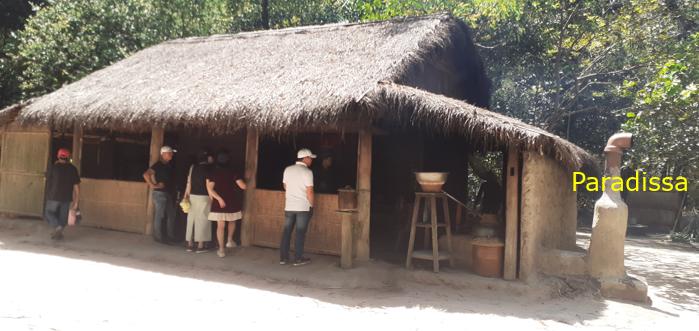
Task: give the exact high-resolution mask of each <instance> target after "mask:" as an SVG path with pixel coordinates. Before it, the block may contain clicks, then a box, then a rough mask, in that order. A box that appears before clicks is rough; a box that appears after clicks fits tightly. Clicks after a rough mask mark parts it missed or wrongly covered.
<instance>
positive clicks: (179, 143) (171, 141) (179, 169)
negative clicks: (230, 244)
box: [163, 128, 246, 244]
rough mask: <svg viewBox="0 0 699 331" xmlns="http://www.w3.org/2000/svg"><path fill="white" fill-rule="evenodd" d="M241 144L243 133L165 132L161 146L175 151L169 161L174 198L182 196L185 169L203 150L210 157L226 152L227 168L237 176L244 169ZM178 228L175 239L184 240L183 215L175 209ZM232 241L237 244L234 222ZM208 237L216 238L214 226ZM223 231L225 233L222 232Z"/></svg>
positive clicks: (237, 235)
mask: <svg viewBox="0 0 699 331" xmlns="http://www.w3.org/2000/svg"><path fill="white" fill-rule="evenodd" d="M245 143H246V133H245V131H244V130H240V131H236V132H232V133H225V134H216V135H212V134H211V133H210V132H208V131H207V130H206V129H195V128H187V129H180V130H173V131H166V132H165V136H164V140H163V145H168V146H171V147H173V148H174V149H175V150H177V153H175V157H174V159H173V162H174V166H175V179H176V187H177V199H178V201H179V199H180V198H181V197H182V196H183V195H184V191H185V189H186V186H187V176H188V174H189V167H190V166H192V165H193V164H195V163H196V161H197V154H198V153H199V152H201V151H207V152H209V153H211V154H212V155H215V154H216V153H218V152H221V151H226V152H228V153H229V154H230V156H231V167H232V169H234V170H235V171H236V172H238V174H240V176H243V174H244V170H245ZM177 218H178V222H176V223H177V225H178V228H177V231H176V232H177V236H178V238H180V239H184V237H185V225H186V224H187V214H185V213H183V212H182V209H180V208H177ZM237 222H238V224H237V226H236V230H235V234H234V240H235V241H236V242H237V243H238V244H240V243H241V241H240V235H241V227H240V221H237ZM211 231H212V238H216V233H215V231H216V227H215V226H212V227H211ZM226 231H227V230H226Z"/></svg>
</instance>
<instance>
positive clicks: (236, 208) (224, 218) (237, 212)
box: [206, 152, 247, 257]
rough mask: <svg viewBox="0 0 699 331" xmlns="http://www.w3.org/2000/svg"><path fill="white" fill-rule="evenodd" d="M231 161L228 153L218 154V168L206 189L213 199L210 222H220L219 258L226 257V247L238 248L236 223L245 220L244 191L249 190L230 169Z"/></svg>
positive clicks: (215, 169) (208, 178)
mask: <svg viewBox="0 0 699 331" xmlns="http://www.w3.org/2000/svg"><path fill="white" fill-rule="evenodd" d="M230 159H231V157H230V155H229V154H228V152H220V153H218V155H216V167H215V168H214V169H213V170H212V171H211V172H210V173H209V174H208V175H207V177H206V188H207V190H208V192H209V196H210V197H211V199H213V201H212V203H211V212H209V221H212V222H213V221H215V222H218V226H217V228H216V238H217V239H218V252H217V254H218V256H219V257H225V256H226V250H225V248H226V247H228V248H233V247H236V244H235V242H234V241H233V233H234V232H235V225H236V223H235V222H236V221H237V220H239V219H242V218H243V213H242V209H243V190H245V189H246V188H247V185H245V181H244V180H243V179H242V177H240V176H239V175H238V173H237V172H235V171H233V169H231V168H230ZM226 223H228V240H227V242H225V243H224V241H223V235H224V233H225V231H226ZM224 244H225V245H224Z"/></svg>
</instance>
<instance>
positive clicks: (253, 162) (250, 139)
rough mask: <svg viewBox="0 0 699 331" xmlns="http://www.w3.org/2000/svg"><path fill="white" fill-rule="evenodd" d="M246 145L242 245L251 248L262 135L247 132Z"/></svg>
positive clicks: (252, 130)
mask: <svg viewBox="0 0 699 331" xmlns="http://www.w3.org/2000/svg"><path fill="white" fill-rule="evenodd" d="M245 141H246V143H245V183H246V184H247V189H246V190H245V205H244V206H243V211H244V214H243V220H242V225H241V228H240V231H241V232H240V243H241V245H242V246H250V245H251V244H252V241H253V233H254V232H253V230H254V229H253V226H252V222H253V218H254V215H253V213H252V209H253V208H252V206H253V197H254V195H255V188H256V187H257V157H258V149H259V146H260V135H259V134H258V132H257V130H255V129H248V130H247V138H246V140H245Z"/></svg>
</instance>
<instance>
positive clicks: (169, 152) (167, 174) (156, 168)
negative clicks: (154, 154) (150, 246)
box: [143, 146, 177, 243]
mask: <svg viewBox="0 0 699 331" xmlns="http://www.w3.org/2000/svg"><path fill="white" fill-rule="evenodd" d="M174 153H175V150H173V149H172V147H170V146H163V147H162V148H160V160H158V162H156V163H154V164H153V165H152V166H151V167H150V168H148V170H146V172H144V173H143V179H144V180H145V181H146V183H147V184H148V186H150V188H151V189H152V190H153V193H152V197H153V205H154V212H153V239H155V241H157V242H162V243H169V242H176V241H177V239H176V238H175V213H176V211H177V209H176V208H175V191H176V190H175V170H174V167H173V165H172V162H171V161H172V158H173V156H174ZM164 222H166V223H167V225H166V226H167V238H163V223H164Z"/></svg>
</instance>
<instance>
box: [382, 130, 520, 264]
mask: <svg viewBox="0 0 699 331" xmlns="http://www.w3.org/2000/svg"><path fill="white" fill-rule="evenodd" d="M481 150H483V148H482V147H481V146H474V145H471V144H469V142H468V141H467V140H466V139H464V138H460V137H445V138H440V137H431V136H424V135H420V134H419V133H414V132H405V133H392V134H390V135H382V136H376V137H375V138H374V152H373V161H374V162H373V167H372V206H371V211H372V218H371V252H372V255H373V257H374V258H376V259H381V260H384V261H387V262H391V263H396V264H400V265H405V262H406V254H407V248H408V239H409V235H410V220H411V216H412V212H413V204H414V201H415V192H418V191H421V188H420V186H419V185H418V184H417V181H416V180H415V174H414V173H415V172H448V173H449V175H448V179H447V182H446V184H445V185H444V187H443V190H444V191H445V192H447V193H448V194H449V195H450V196H452V197H453V198H455V200H458V202H457V201H455V200H451V199H450V200H449V213H450V219H451V220H452V222H451V223H452V228H451V230H452V231H451V232H452V253H453V254H454V257H455V259H454V262H455V266H456V267H457V268H460V269H466V270H474V271H477V272H480V271H479V270H480V269H479V268H480V267H481V266H480V265H479V264H478V263H474V261H472V256H473V250H474V249H475V248H474V247H475V243H476V241H474V238H479V240H481V239H485V238H487V240H488V242H489V243H491V241H497V242H498V245H499V246H498V247H499V249H500V252H502V249H503V247H504V246H503V245H504V238H505V211H506V209H505V183H506V182H507V181H509V179H506V178H505V177H504V174H505V171H504V167H505V165H506V163H507V159H506V157H505V154H504V153H503V152H502V151H501V150H500V149H499V148H498V147H494V148H493V149H491V150H489V151H486V152H482V151H481ZM514 180H518V178H517V177H515V179H514ZM514 193H515V197H516V196H517V194H518V192H516V191H515V192H514ZM422 212H424V210H422ZM437 214H438V219H444V218H443V217H444V215H443V211H442V209H441V208H438V210H437ZM428 217H429V215H428V214H424V213H423V214H421V215H419V216H418V220H419V221H420V220H421V219H423V218H424V220H425V221H427V220H428ZM515 227H516V225H515ZM445 232H446V231H444V229H440V231H439V232H438V234H439V236H440V238H442V239H440V244H439V246H440V248H441V247H445V245H446V240H445V238H444V236H445V234H446V233H445ZM515 234H516V232H515ZM424 238H425V237H423V236H422V232H419V233H418V236H417V237H416V243H415V247H423V245H424V243H423V241H424ZM513 240H515V243H516V238H514V239H513ZM491 246H492V245H491ZM430 247H431V246H430ZM489 247H490V246H489ZM416 249H417V248H416ZM414 261H415V260H414ZM419 262H423V263H425V262H424V261H418V263H419ZM426 263H427V264H426V265H425V267H427V268H429V265H431V262H426ZM498 263H499V265H500V267H502V265H503V259H502V255H501V257H500V261H499V262H498ZM481 271H482V270H481ZM494 275H495V274H494ZM501 276H502V274H501V272H500V274H498V275H496V277H501Z"/></svg>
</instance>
